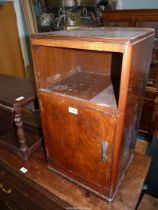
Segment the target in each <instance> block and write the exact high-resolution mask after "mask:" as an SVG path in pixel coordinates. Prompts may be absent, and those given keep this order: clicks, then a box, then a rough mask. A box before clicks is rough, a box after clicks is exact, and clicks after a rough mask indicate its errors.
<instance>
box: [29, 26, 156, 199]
mask: <svg viewBox="0 0 158 210" xmlns="http://www.w3.org/2000/svg"><path fill="white" fill-rule="evenodd" d="M153 37H154V32H153V30H152V29H147V30H146V29H143V30H141V29H133V28H132V29H129V28H128V29H127V28H118V29H114V28H113V29H112V28H104V27H102V28H97V29H96V28H94V29H92V28H91V29H78V30H70V31H59V32H54V33H48V34H36V35H32V36H31V44H32V53H33V61H34V69H35V77H36V83H37V94H38V98H39V103H40V111H41V118H42V127H43V134H44V141H45V146H46V152H47V158H48V161H49V168H50V169H51V170H52V171H54V172H56V173H58V174H60V175H62V176H64V177H65V178H67V179H69V180H70V181H73V182H75V183H76V184H78V185H80V186H82V187H84V188H86V189H88V190H90V191H92V192H94V193H95V194H97V195H99V196H100V197H101V198H103V199H106V200H108V201H112V200H113V199H114V196H115V194H116V192H117V191H118V187H119V186H120V183H121V181H122V177H123V176H124V173H125V171H126V170H127V168H128V166H129V163H130V161H131V158H132V154H133V148H134V143H135V136H136V127H137V121H139V113H140V111H141V108H142V98H143V93H144V89H145V84H146V81H147V74H148V70H149V63H150V60H151V53H152V43H153ZM64 52H65V53H64ZM91 54H92V55H93V56H92V59H93V58H95V55H96V58H95V59H96V61H93V60H92V61H91V59H90V55H91ZM83 58H84V59H83ZM97 59H98V61H97ZM144 60H145V61H146V62H144ZM99 61H101V63H100V64H98V66H97V63H98V62H99ZM106 61H107V64H106V65H104V64H105V62H106ZM91 63H94V64H95V65H94V67H93V68H92V65H91Z"/></svg>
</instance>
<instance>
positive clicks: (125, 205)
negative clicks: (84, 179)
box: [0, 148, 151, 210]
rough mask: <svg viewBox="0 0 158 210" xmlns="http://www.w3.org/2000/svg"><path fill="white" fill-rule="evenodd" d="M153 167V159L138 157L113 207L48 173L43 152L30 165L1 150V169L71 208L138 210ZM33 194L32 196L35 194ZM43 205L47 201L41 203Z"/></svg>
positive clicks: (138, 155) (35, 155) (31, 158)
mask: <svg viewBox="0 0 158 210" xmlns="http://www.w3.org/2000/svg"><path fill="white" fill-rule="evenodd" d="M150 163H151V159H150V157H148V156H144V155H140V154H135V156H134V159H133V161H132V163H131V165H130V168H129V170H128V172H127V173H126V175H125V179H124V180H123V183H122V185H121V188H120V190H119V192H118V194H117V196H116V198H115V200H114V202H113V203H112V204H111V205H110V204H108V203H107V202H106V201H103V200H101V199H99V198H98V197H97V196H95V195H93V194H91V195H90V197H86V196H85V193H86V191H85V190H83V189H82V188H80V187H78V186H76V185H74V184H72V183H71V182H69V181H67V180H66V179H63V178H61V177H60V176H57V175H56V174H54V173H52V172H50V171H48V163H47V161H46V159H45V157H44V155H43V152H41V151H37V152H35V153H34V154H33V155H32V157H30V159H29V161H22V160H21V159H20V158H19V157H18V156H16V155H14V154H12V153H11V152H9V151H7V150H4V149H2V148H1V149H0V165H3V166H5V167H7V168H8V169H9V170H10V171H11V172H12V173H13V174H16V175H18V174H19V175H20V174H21V175H20V177H21V179H22V180H24V181H25V182H26V184H27V183H30V184H31V186H32V187H33V188H34V189H36V190H39V191H41V192H43V194H44V196H48V193H49V197H50V198H54V196H56V197H57V198H58V199H59V200H60V199H61V200H62V201H63V202H66V203H67V204H69V205H70V206H73V207H76V208H89V209H91V210H105V209H106V210H124V209H126V210H134V209H135V207H136V205H137V202H138V200H139V196H140V193H141V190H142V187H143V183H144V180H145V177H146V175H147V172H148V169H149V166H150ZM21 167H25V168H26V169H28V172H27V173H25V174H23V173H21V172H20V171H19V170H20V168H21ZM24 178H25V179H24ZM8 181H9V180H8ZM40 188H41V189H40ZM29 191H30V193H31V191H32V190H31V189H30V190H29ZM46 192H48V193H46ZM32 199H33V200H37V198H35V197H34V196H32ZM39 202H45V201H44V200H42V199H41V200H40V201H39ZM58 202H59V201H58ZM59 203H60V202H59ZM60 205H62V204H60ZM46 209H47V207H46ZM50 209H51V208H50ZM52 209H54V208H52Z"/></svg>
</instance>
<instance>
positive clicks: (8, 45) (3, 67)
mask: <svg viewBox="0 0 158 210" xmlns="http://www.w3.org/2000/svg"><path fill="white" fill-rule="evenodd" d="M0 74H6V75H13V76H17V77H21V78H24V76H25V70H24V62H23V58H22V52H21V47H20V40H19V35H18V30H17V22H16V15H15V11H14V5H13V2H6V3H3V4H2V3H0Z"/></svg>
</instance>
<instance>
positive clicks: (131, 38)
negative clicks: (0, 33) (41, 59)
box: [31, 27, 154, 50]
mask: <svg viewBox="0 0 158 210" xmlns="http://www.w3.org/2000/svg"><path fill="white" fill-rule="evenodd" d="M153 31H154V30H152V29H148V28H141V29H139V28H130V29H128V28H117V29H116V28H105V27H99V28H80V29H75V30H62V31H57V32H53V33H52V32H51V33H41V34H34V35H32V36H31V38H40V39H52V38H53V40H56V39H64V40H77V41H79V40H80V41H93V42H95V41H96V42H103V43H104V42H107V43H121V44H128V43H133V42H136V41H138V40H139V39H142V38H144V36H147V35H151V34H152V33H153ZM33 44H38V41H37V42H33ZM41 44H42V43H41ZM43 44H45V43H44V42H43ZM50 44H51V43H50ZM69 47H72V46H69ZM98 50H99V49H98Z"/></svg>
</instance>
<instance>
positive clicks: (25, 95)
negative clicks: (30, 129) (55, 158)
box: [0, 75, 40, 160]
mask: <svg viewBox="0 0 158 210" xmlns="http://www.w3.org/2000/svg"><path fill="white" fill-rule="evenodd" d="M35 98H36V95H35V91H34V88H33V84H32V82H31V81H29V80H25V79H20V78H16V77H13V76H6V75H0V115H1V116H2V117H1V120H2V121H1V123H2V126H0V144H1V145H3V146H5V147H7V148H9V149H12V151H14V152H15V153H17V154H18V155H20V156H21V157H22V158H23V159H24V160H27V159H28V157H29V155H30V154H31V153H32V151H34V150H35V149H36V148H37V147H39V145H40V137H39V136H38V135H37V134H36V135H35V134H32V133H27V132H26V131H25V129H24V127H23V122H22V114H21V109H22V108H23V107H24V106H26V105H27V104H29V103H30V102H33V101H34V100H35ZM3 122H4V124H3ZM14 127H15V128H14ZM12 134H13V135H12ZM13 136H14V138H13ZM27 138H28V139H27Z"/></svg>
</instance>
